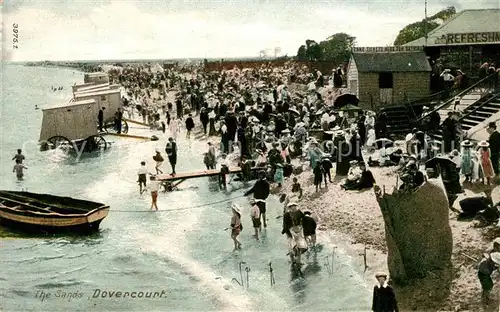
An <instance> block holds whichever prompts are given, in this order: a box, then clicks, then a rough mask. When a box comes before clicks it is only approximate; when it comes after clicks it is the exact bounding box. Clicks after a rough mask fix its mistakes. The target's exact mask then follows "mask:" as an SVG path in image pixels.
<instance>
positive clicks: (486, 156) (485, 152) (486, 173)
mask: <svg viewBox="0 0 500 312" xmlns="http://www.w3.org/2000/svg"><path fill="white" fill-rule="evenodd" d="M489 146H490V144H489V143H488V142H487V141H481V142H479V144H478V147H479V148H480V149H479V158H480V162H481V168H482V169H483V177H485V178H486V181H487V184H488V185H490V184H491V179H492V178H493V177H494V176H495V172H494V171H493V164H492V163H491V159H490V155H491V151H490V148H489ZM483 183H484V179H483Z"/></svg>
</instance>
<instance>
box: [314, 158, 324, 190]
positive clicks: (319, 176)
mask: <svg viewBox="0 0 500 312" xmlns="http://www.w3.org/2000/svg"><path fill="white" fill-rule="evenodd" d="M313 173H314V185H315V186H316V192H317V191H318V190H319V189H320V188H321V182H323V169H322V168H321V165H320V164H317V165H316V167H314V169H313ZM325 185H326V181H325Z"/></svg>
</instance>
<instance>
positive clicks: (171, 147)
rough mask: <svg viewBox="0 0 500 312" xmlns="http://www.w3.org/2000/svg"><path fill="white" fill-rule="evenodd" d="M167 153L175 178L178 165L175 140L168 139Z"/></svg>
mask: <svg viewBox="0 0 500 312" xmlns="http://www.w3.org/2000/svg"><path fill="white" fill-rule="evenodd" d="M165 152H166V153H167V156H168V161H169V162H170V166H171V167H172V173H171V174H170V175H172V176H175V165H176V164H177V144H176V143H175V141H174V138H172V137H170V138H168V143H167V146H166V147H165Z"/></svg>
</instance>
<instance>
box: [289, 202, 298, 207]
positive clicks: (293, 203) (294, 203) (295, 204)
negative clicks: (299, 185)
mask: <svg viewBox="0 0 500 312" xmlns="http://www.w3.org/2000/svg"><path fill="white" fill-rule="evenodd" d="M298 205H299V204H297V203H296V202H289V203H288V204H287V205H286V206H287V207H292V206H298Z"/></svg>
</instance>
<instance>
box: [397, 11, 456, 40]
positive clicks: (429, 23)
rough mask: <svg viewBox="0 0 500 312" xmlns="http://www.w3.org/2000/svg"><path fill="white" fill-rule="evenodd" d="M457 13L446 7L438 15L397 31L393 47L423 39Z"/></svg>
mask: <svg viewBox="0 0 500 312" xmlns="http://www.w3.org/2000/svg"><path fill="white" fill-rule="evenodd" d="M456 13H457V11H456V9H455V7H447V8H446V9H444V10H441V11H439V12H438V13H436V14H434V15H432V16H431V17H428V18H427V19H425V18H424V19H423V20H421V21H420V22H415V23H411V24H409V25H407V26H406V27H404V28H403V29H401V30H400V31H399V34H398V36H397V37H396V40H394V45H396V46H397V45H403V44H406V43H408V42H411V41H413V40H417V39H419V38H422V37H425V35H426V33H429V32H430V31H432V30H434V29H436V28H437V27H438V26H439V25H441V24H442V23H443V22H445V21H446V20H447V19H449V18H450V17H452V16H453V15H455V14H456Z"/></svg>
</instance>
